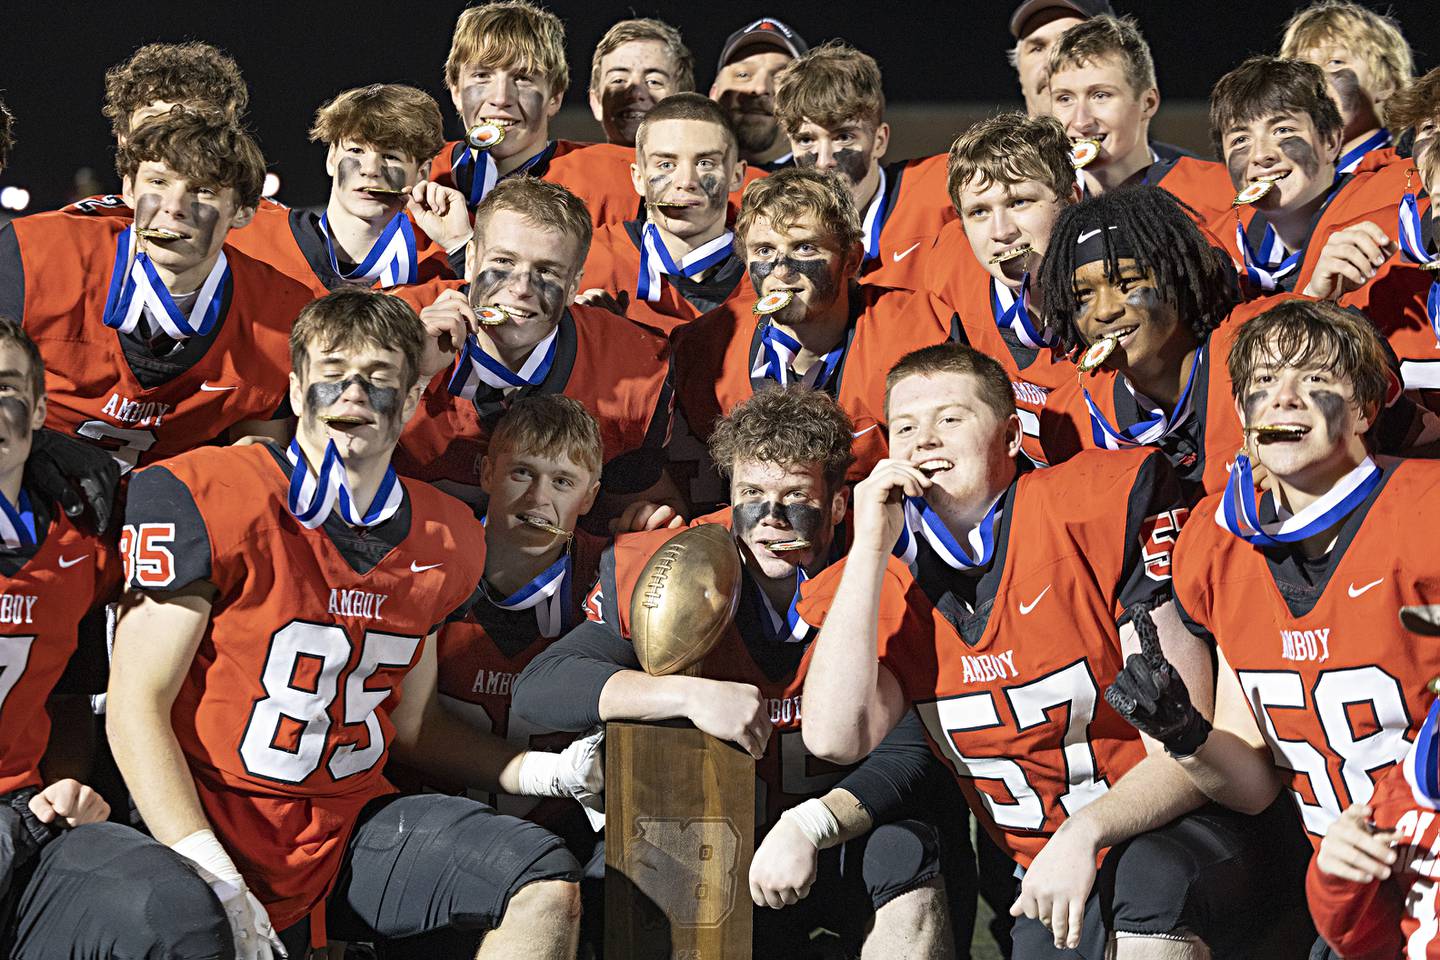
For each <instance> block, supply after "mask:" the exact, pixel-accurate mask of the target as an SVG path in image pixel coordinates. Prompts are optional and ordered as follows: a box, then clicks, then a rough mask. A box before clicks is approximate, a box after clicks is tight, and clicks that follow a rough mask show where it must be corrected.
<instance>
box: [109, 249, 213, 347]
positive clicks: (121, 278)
mask: <svg viewBox="0 0 1440 960" xmlns="http://www.w3.org/2000/svg"><path fill="white" fill-rule="evenodd" d="M134 232H135V227H134V225H133V224H132V225H131V226H128V227H126V228H125V229H124V231H122V232H121V234H120V237H119V239H118V240H117V242H116V245H115V267H114V269H113V270H112V271H111V273H110V292H109V294H108V296H106V298H105V312H104V313H103V314H102V315H101V319H102V321H103V322H104V324H105V326H107V327H111V328H113V329H115V330H119V331H120V332H121V333H134V332H135V329H136V327H138V326H139V325H140V317H141V315H142V314H143V313H144V312H145V308H146V307H149V308H150V315H151V317H153V318H154V320H155V322H156V323H158V324H159V325H160V328H161V329H162V330H164V331H165V334H166V335H167V336H168V337H170V338H171V339H172V340H188V339H189V338H190V337H203V336H205V334H207V333H209V332H210V331H211V329H213V328H214V326H215V323H216V321H218V320H219V319H220V307H221V305H222V304H223V303H224V301H225V288H226V287H227V286H228V285H229V283H230V262H229V261H228V260H226V259H225V253H224V251H221V253H220V256H219V257H217V258H216V260H215V266H213V267H211V268H210V274H209V276H207V277H206V278H205V282H204V283H203V284H201V285H200V292H199V294H198V295H197V296H196V298H195V304H194V306H193V307H191V309H190V315H189V316H188V317H187V316H186V315H185V314H183V313H181V312H180V308H179V307H177V306H176V305H175V299H174V297H172V296H171V295H170V291H169V289H168V288H166V286H165V281H163V280H161V279H160V275H159V274H158V273H156V272H155V264H153V263H151V262H150V257H149V255H148V254H146V253H145V251H143V250H142V251H140V252H138V253H136V254H135V255H134V259H131V256H130V254H131V251H132V249H133V247H134V243H135V236H134ZM197 318H198V322H197Z"/></svg>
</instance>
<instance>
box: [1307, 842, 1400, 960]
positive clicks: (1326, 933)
mask: <svg viewBox="0 0 1440 960" xmlns="http://www.w3.org/2000/svg"><path fill="white" fill-rule="evenodd" d="M1305 893H1306V896H1307V898H1308V899H1309V901H1310V916H1311V917H1312V918H1314V920H1315V929H1316V930H1317V931H1319V933H1320V936H1322V937H1324V938H1325V942H1326V943H1328V944H1330V946H1331V947H1332V948H1334V950H1335V952H1336V953H1337V954H1339V955H1340V956H1342V957H1345V958H1346V960H1394V958H1396V957H1399V956H1401V954H1402V952H1403V951H1404V949H1405V938H1404V936H1403V934H1402V933H1401V932H1400V916H1401V913H1402V910H1403V902H1402V898H1401V896H1400V890H1399V888H1398V887H1396V885H1395V883H1394V882H1393V881H1376V882H1374V883H1355V882H1353V881H1350V880H1342V879H1341V878H1340V877H1336V876H1333V875H1331V874H1328V873H1323V872H1322V871H1321V870H1320V868H1319V866H1318V865H1317V862H1316V861H1315V860H1313V859H1312V860H1311V861H1310V872H1309V875H1308V876H1306V878H1305Z"/></svg>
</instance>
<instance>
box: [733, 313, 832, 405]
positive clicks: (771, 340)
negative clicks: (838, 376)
mask: <svg viewBox="0 0 1440 960" xmlns="http://www.w3.org/2000/svg"><path fill="white" fill-rule="evenodd" d="M801 349H802V347H801V346H800V341H799V340H796V339H795V338H794V337H792V336H790V334H788V333H786V332H785V331H784V330H781V329H780V328H779V327H777V326H775V324H773V323H767V324H766V325H765V329H763V330H762V331H761V332H760V356H759V358H758V359H757V361H756V363H755V365H754V366H753V367H751V368H750V376H751V378H752V379H755V380H774V381H775V382H776V383H778V384H780V386H782V387H788V386H790V384H792V383H798V384H799V385H801V386H802V387H809V388H811V389H812V390H824V389H825V386H826V384H828V383H829V382H830V378H831V377H833V376H834V375H835V371H836V370H838V369H839V368H840V361H841V359H843V358H844V356H845V344H843V343H842V344H840V345H839V346H838V347H836V348H835V349H834V350H831V351H830V352H829V353H827V354H825V355H824V356H823V357H820V358H818V359H816V361H815V362H814V363H813V364H811V365H810V369H809V370H806V371H805V375H804V376H797V375H796V374H795V372H794V371H793V370H792V369H791V364H793V363H794V362H795V358H796V357H797V356H799V354H800V351H801Z"/></svg>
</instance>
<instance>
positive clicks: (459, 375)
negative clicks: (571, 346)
mask: <svg viewBox="0 0 1440 960" xmlns="http://www.w3.org/2000/svg"><path fill="white" fill-rule="evenodd" d="M559 334H560V327H559V326H556V327H555V329H554V330H551V331H550V335H549V336H548V337H546V338H545V339H544V340H541V341H540V342H539V343H537V344H535V349H533V350H531V351H530V356H529V357H527V358H526V359H525V363H524V364H522V365H521V367H520V372H519V373H516V372H514V371H513V370H511V369H510V368H509V367H507V366H505V364H503V363H501V362H500V361H499V360H496V359H495V358H494V357H492V356H490V354H488V353H486V352H485V351H484V350H482V349H481V348H480V342H479V341H478V340H476V339H475V335H474V334H473V333H472V334H469V335H467V336H466V337H465V349H464V350H462V351H460V356H459V357H457V358H456V359H455V369H454V371H453V372H452V373H451V374H450V382H449V383H448V384H447V385H446V388H447V389H448V390H449V391H450V394H451V396H455V397H461V398H462V399H465V400H474V399H475V392H476V390H478V389H479V387H480V384H482V383H483V384H485V385H486V386H489V387H493V388H495V389H496V390H507V389H509V388H511V387H533V386H537V385H538V384H541V383H544V382H545V378H546V377H547V376H549V374H550V366H551V365H552V364H553V363H554V362H555V347H556V344H558V343H559Z"/></svg>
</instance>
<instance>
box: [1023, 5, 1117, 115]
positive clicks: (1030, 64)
mask: <svg viewBox="0 0 1440 960" xmlns="http://www.w3.org/2000/svg"><path fill="white" fill-rule="evenodd" d="M1102 13H1110V14H1113V13H1114V11H1113V10H1112V9H1111V8H1110V3H1109V0H1021V2H1020V3H1019V4H1018V5H1017V6H1016V7H1015V12H1014V13H1012V14H1011V15H1010V36H1012V37H1014V38H1015V46H1013V47H1011V48H1010V49H1009V50H1008V51H1006V54H1005V56H1006V58H1007V59H1008V60H1009V61H1010V66H1012V67H1014V68H1015V74H1016V79H1017V80H1018V81H1019V82H1020V94H1021V96H1023V97H1024V98H1025V112H1026V113H1028V114H1029V115H1030V116H1032V117H1044V116H1048V115H1049V114H1050V72H1049V69H1050V68H1049V65H1050V48H1051V46H1053V45H1054V43H1055V41H1056V40H1058V39H1060V35H1061V34H1063V33H1064V32H1065V31H1066V30H1069V29H1070V28H1071V27H1073V26H1075V25H1076V24H1077V23H1084V22H1085V21H1086V20H1087V19H1089V18H1090V17H1093V16H1096V15H1098V14H1102Z"/></svg>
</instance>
